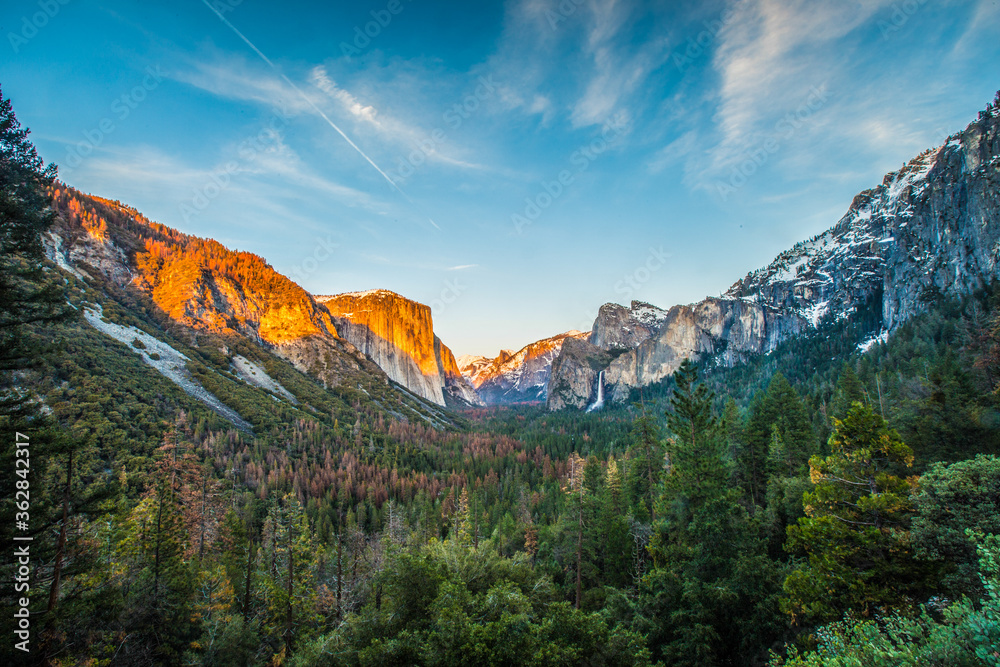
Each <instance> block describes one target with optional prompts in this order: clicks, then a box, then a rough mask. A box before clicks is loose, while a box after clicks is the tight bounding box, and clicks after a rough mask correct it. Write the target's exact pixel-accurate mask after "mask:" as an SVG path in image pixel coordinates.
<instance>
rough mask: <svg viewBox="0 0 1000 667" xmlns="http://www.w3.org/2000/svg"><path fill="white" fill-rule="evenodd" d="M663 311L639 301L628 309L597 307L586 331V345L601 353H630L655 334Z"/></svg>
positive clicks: (623, 307)
mask: <svg viewBox="0 0 1000 667" xmlns="http://www.w3.org/2000/svg"><path fill="white" fill-rule="evenodd" d="M666 317H667V312H666V311H665V310H661V309H660V308H657V307H656V306H651V305H650V304H648V303H643V302H642V301H633V302H632V307H631V308H626V307H625V306H619V305H618V304H617V303H606V304H604V305H603V306H601V309H600V311H598V313H597V319H596V320H594V327H593V329H592V330H591V332H590V342H591V343H593V344H594V345H596V346H597V347H599V348H601V349H602V350H631V349H633V348H636V347H639V345H640V344H641V343H643V342H644V341H646V340H647V339H649V338H650V337H651V336H653V335H654V334H656V333H657V332H658V331H659V330H660V328H661V327H662V326H663V322H664V320H665V319H666Z"/></svg>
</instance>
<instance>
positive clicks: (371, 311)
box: [316, 290, 439, 377]
mask: <svg viewBox="0 0 1000 667" xmlns="http://www.w3.org/2000/svg"><path fill="white" fill-rule="evenodd" d="M316 299H317V300H318V301H319V302H320V303H322V304H323V305H325V306H326V307H327V309H328V310H329V311H330V314H331V315H333V316H334V317H341V318H344V319H346V320H350V321H351V322H353V323H354V324H360V325H362V326H364V327H365V328H367V329H368V330H369V331H370V332H371V333H372V334H373V335H374V336H377V337H378V338H380V339H382V340H383V341H386V342H388V343H390V344H391V345H393V346H395V347H396V348H397V349H398V350H399V351H400V352H402V353H403V354H405V355H406V356H408V357H409V358H410V359H412V360H413V363H415V364H416V366H417V368H418V369H419V370H420V372H421V373H422V374H424V375H432V376H437V375H438V374H439V371H438V364H437V358H436V357H435V355H434V324H433V322H432V320H431V309H430V307H428V306H425V305H423V304H422V303H417V302H416V301H410V300H409V299H406V298H403V297H401V296H400V295H398V294H396V293H394V292H389V291H387V290H373V291H371V292H356V293H350V294H339V295H337V296H329V297H327V296H319V297H316ZM347 339H348V340H350V337H347ZM351 342H352V343H354V345H355V346H357V347H358V348H359V349H360V350H361V351H362V352H364V353H365V354H369V355H370V352H369V350H368V349H366V347H370V346H367V345H365V344H364V342H365V341H361V343H362V344H359V343H357V342H354V341H353V340H352V341H351ZM374 342H375V341H372V343H374ZM390 377H391V374H390Z"/></svg>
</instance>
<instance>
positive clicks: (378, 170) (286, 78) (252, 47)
mask: <svg viewBox="0 0 1000 667" xmlns="http://www.w3.org/2000/svg"><path fill="white" fill-rule="evenodd" d="M202 2H204V3H205V6H206V7H208V8H209V9H211V10H212V12H213V13H214V14H215V15H216V16H218V17H219V20H220V21H222V22H223V23H225V24H226V25H227V26H229V29H230V30H232V31H233V32H235V33H236V35H237V36H238V37H239V38H240V39H242V40H243V41H244V42H246V45H247V46H249V47H250V48H251V49H253V50H254V52H255V53H256V54H257V55H258V56H260V57H261V60H263V61H264V62H266V63H267V64H268V65H270V66H271V69H273V70H274V71H275V72H276V73H277V74H278V76H280V77H281V78H282V79H283V80H284V81H285V83H287V84H288V85H289V86H291V87H292V89H293V90H294V91H295V92H297V93H298V94H299V95H300V96H301V97H302V99H304V100H305V101H306V104H308V105H309V106H311V107H312V108H313V111H315V112H316V113H318V114H319V115H320V117H321V118H322V119H323V120H325V121H326V123H327V125H329V126H330V127H332V128H333V129H334V130H336V132H337V134H339V135H340V136H342V137H343V138H344V141H346V142H347V143H349V144H350V145H351V148H353V149H354V150H356V151H357V152H358V154H359V155H360V156H361V157H363V158H364V159H365V160H367V161H368V164H370V165H371V166H372V167H374V168H375V171H377V172H378V173H380V174H382V178H384V179H385V180H387V181H388V182H389V185H391V186H392V187H393V188H394V189H395V190H396V192H398V193H399V194H401V195H403V197H405V198H406V201H408V202H410V203H411V204H412V203H413V200H412V199H410V198H409V197H407V195H406V193H405V192H403V191H402V190H400V189H399V186H398V185H396V182H395V181H394V180H392V179H391V178H389V174H387V173H385V172H384V171H382V169H381V168H380V167H379V166H378V165H377V164H375V161H374V160H372V159H371V158H370V157H368V156H367V155H366V154H365V152H364V151H363V150H361V149H360V148H358V145H357V144H356V143H354V142H353V141H351V138H350V137H348V136H347V135H346V134H344V131H343V130H341V129H340V128H339V127H337V124H336V123H334V122H333V121H332V120H330V119H329V118H328V117H327V115H326V114H325V113H323V111H322V110H321V109H320V108H319V107H318V106H316V104H315V103H314V102H313V101H312V100H311V99H309V96H308V95H306V94H305V93H303V92H302V90H301V89H299V87H298V86H296V85H295V84H294V83H292V80H291V79H289V78H288V77H287V76H285V75H284V74H283V73H282V72H281V70H279V69H278V67H277V66H276V65H275V64H274V63H273V62H271V60H270V59H269V58H268V57H267V56H265V55H264V54H263V52H262V51H261V50H260V49H258V48H257V47H256V46H254V43H253V42H251V41H250V40H249V39H247V38H246V36H245V35H244V34H243V33H242V32H240V31H239V30H238V29H237V28H236V26H234V25H233V24H232V23H230V22H229V21H228V20H227V19H226V17H225V16H223V15H222V14H221V13H220V12H219V10H217V9H216V8H215V7H213V6H212V5H211V4H210V3H209V2H208V0H202ZM431 224H432V225H434V226H435V227H437V225H436V224H435V223H434V221H433V220H431ZM438 229H440V227H438Z"/></svg>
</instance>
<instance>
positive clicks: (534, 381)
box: [459, 331, 590, 405]
mask: <svg viewBox="0 0 1000 667" xmlns="http://www.w3.org/2000/svg"><path fill="white" fill-rule="evenodd" d="M589 336H590V334H587V333H583V332H580V331H568V332H566V333H563V334H559V335H558V336H552V337H551V338H545V339H543V340H540V341H536V342H534V343H531V344H530V345H526V346H524V347H523V348H521V349H520V350H518V351H517V352H511V351H510V350H501V351H500V354H499V355H497V356H496V358H494V359H488V358H486V357H473V356H465V357H462V359H461V360H460V362H459V366H460V368H461V370H462V374H463V375H465V377H466V378H468V380H469V382H471V383H472V386H473V387H475V388H476V391H477V392H478V393H479V395H480V396H481V397H482V398H483V400H484V401H486V402H487V403H489V404H491V405H496V404H505V403H520V402H525V401H539V400H545V398H546V387H547V386H548V382H549V374H550V372H551V368H552V362H553V361H554V360H555V358H556V357H557V356H558V355H559V351H560V350H561V349H562V346H563V343H564V342H565V341H566V340H569V339H581V340H582V339H587V338H589Z"/></svg>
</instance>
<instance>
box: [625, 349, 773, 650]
mask: <svg viewBox="0 0 1000 667" xmlns="http://www.w3.org/2000/svg"><path fill="white" fill-rule="evenodd" d="M696 380H697V372H696V371H695V369H694V367H693V366H691V365H690V364H685V365H682V366H681V368H680V369H679V370H678V371H677V373H676V374H675V382H676V390H675V394H674V397H673V399H672V400H671V405H672V407H673V410H672V411H671V412H670V413H668V415H667V422H668V424H669V425H670V430H671V432H672V434H673V438H672V440H671V441H670V443H669V444H668V460H669V462H670V463H669V468H668V470H667V472H666V474H665V477H664V481H663V487H662V495H661V497H660V499H659V502H658V506H657V517H658V520H657V522H656V524H655V525H654V531H653V536H652V539H651V541H650V544H649V551H650V553H651V554H652V556H653V563H654V568H653V569H652V571H651V572H650V573H649V574H648V575H647V576H646V577H645V578H644V579H643V585H642V587H641V589H640V594H641V596H640V600H639V603H638V605H637V610H636V612H637V616H638V618H637V619H636V620H634V621H633V624H634V627H636V628H639V629H641V631H643V632H644V634H647V636H648V637H649V641H650V644H651V646H652V647H653V648H654V656H655V657H657V658H663V659H664V660H665V661H666V662H667V663H668V664H671V665H692V666H694V665H722V664H731V663H733V662H734V661H735V662H739V663H740V664H752V663H753V660H754V659H755V658H756V657H758V656H757V653H758V652H759V651H760V650H761V648H760V647H762V646H767V645H768V644H769V643H770V641H773V640H774V638H775V637H776V636H780V634H781V631H782V628H781V623H780V621H778V622H776V619H777V617H778V615H777V613H776V612H777V598H778V592H779V590H780V588H779V586H780V581H781V576H780V574H781V567H780V566H779V565H778V564H776V563H774V562H772V561H771V560H770V559H769V558H768V557H767V555H766V544H765V542H764V540H763V539H762V537H761V536H762V531H761V527H760V525H759V524H758V523H757V522H754V521H752V520H751V519H750V517H749V516H748V514H747V511H746V509H744V507H743V506H742V505H741V504H740V502H739V500H740V498H739V494H738V492H737V491H736V490H734V489H732V488H730V486H729V484H728V480H729V476H730V473H729V466H728V465H727V463H726V461H725V456H726V452H727V448H726V439H725V436H724V433H723V430H722V428H721V424H720V422H719V421H718V420H717V419H716V417H715V416H714V414H713V413H712V408H711V401H712V397H711V395H710V394H709V392H708V391H707V390H706V389H705V387H704V385H701V384H697V385H696Z"/></svg>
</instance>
